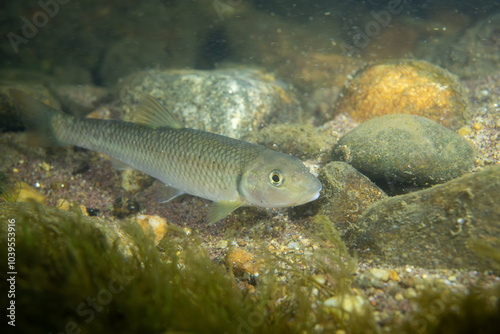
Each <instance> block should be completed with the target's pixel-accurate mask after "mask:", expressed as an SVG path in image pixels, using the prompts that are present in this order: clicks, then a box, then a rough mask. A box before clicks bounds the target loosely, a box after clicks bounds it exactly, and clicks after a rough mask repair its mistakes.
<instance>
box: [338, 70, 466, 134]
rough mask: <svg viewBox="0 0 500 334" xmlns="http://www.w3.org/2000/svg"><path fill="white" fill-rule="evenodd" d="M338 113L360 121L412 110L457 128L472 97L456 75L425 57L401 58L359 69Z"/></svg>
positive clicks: (339, 101)
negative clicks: (419, 58)
mask: <svg viewBox="0 0 500 334" xmlns="http://www.w3.org/2000/svg"><path fill="white" fill-rule="evenodd" d="M335 113H336V114H340V113H347V114H349V115H350V116H351V117H352V118H354V119H355V120H356V121H358V122H364V121H366V120H368V119H371V118H374V117H377V116H383V115H388V114H412V115H418V116H423V117H427V118H430V119H432V120H434V121H436V122H438V123H440V124H442V125H444V126H446V127H448V128H451V129H458V128H460V126H462V125H463V124H464V122H465V120H468V119H469V118H470V110H469V101H468V98H467V95H466V93H465V90H464V88H463V87H462V85H461V84H460V82H459V81H458V79H457V78H456V76H455V75H453V74H451V73H450V72H448V71H447V70H445V69H442V68H440V67H438V66H435V65H432V64H430V63H428V62H425V61H418V60H399V61H389V62H384V63H378V64H375V65H371V66H368V67H366V68H365V69H363V70H360V71H359V72H358V73H357V74H356V75H355V76H354V78H353V79H352V80H351V81H350V82H349V83H348V84H347V85H346V87H345V88H344V91H343V92H342V96H341V97H340V98H339V100H338V103H337V106H336V110H335Z"/></svg>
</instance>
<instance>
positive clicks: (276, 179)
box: [269, 170, 283, 187]
mask: <svg viewBox="0 0 500 334" xmlns="http://www.w3.org/2000/svg"><path fill="white" fill-rule="evenodd" d="M269 182H271V184H272V185H273V186H275V187H279V186H281V185H282V184H283V176H282V175H281V172H280V171H279V170H273V171H272V172H271V173H270V174H269Z"/></svg>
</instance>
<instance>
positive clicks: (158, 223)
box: [136, 215, 167, 245]
mask: <svg viewBox="0 0 500 334" xmlns="http://www.w3.org/2000/svg"><path fill="white" fill-rule="evenodd" d="M136 219H137V222H138V223H139V225H141V227H142V229H143V230H144V233H145V234H146V235H148V234H151V233H152V234H153V235H154V239H155V243H156V244H157V245H158V244H159V243H160V241H161V239H163V237H164V236H165V234H166V233H167V221H166V220H165V218H163V217H160V216H151V215H137V216H136Z"/></svg>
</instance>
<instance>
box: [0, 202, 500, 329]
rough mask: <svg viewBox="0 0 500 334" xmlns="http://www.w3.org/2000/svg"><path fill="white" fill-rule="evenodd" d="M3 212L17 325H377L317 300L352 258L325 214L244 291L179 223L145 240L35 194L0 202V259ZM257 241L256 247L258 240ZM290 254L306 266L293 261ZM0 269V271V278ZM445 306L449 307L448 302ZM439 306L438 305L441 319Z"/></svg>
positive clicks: (344, 285) (348, 271)
mask: <svg viewBox="0 0 500 334" xmlns="http://www.w3.org/2000/svg"><path fill="white" fill-rule="evenodd" d="M7 219H15V220H16V270H17V276H16V277H17V282H16V283H17V285H16V310H17V313H16V319H17V322H16V327H17V328H16V330H19V331H20V332H28V333H47V332H51V333H60V332H71V331H77V330H81V333H102V332H108V333H109V332H121V333H137V332H145V333H174V332H175V333H179V332H182V333H322V332H332V331H335V330H344V331H345V332H349V333H370V332H371V333H379V332H380V330H381V329H380V327H379V325H378V324H377V323H376V321H375V320H374V319H375V317H374V311H373V310H372V308H371V307H370V306H369V305H364V306H363V307H362V308H361V309H360V310H359V311H358V312H348V311H346V310H343V309H339V310H337V309H336V308H335V307H331V306H329V307H326V306H325V305H324V304H323V302H322V301H323V300H325V299H326V298H328V297H330V296H347V295H352V294H353V290H352V288H351V285H352V282H353V278H354V275H355V271H356V262H357V261H356V259H354V258H352V257H351V256H349V254H348V252H347V248H346V247H345V245H344V244H343V242H342V241H341V239H340V236H339V233H338V232H337V231H336V230H335V227H334V226H333V224H332V223H331V221H330V220H329V219H328V218H326V217H325V216H316V217H314V218H313V219H312V222H313V223H314V226H315V228H314V229H313V231H311V236H312V237H314V238H315V240H317V241H318V242H319V243H320V245H321V247H320V248H319V249H318V251H317V252H314V253H313V254H312V255H306V254H302V255H300V254H297V257H296V259H295V260H294V261H293V262H290V261H289V260H287V259H283V258H279V257H277V256H275V255H272V254H268V255H267V256H265V257H263V258H264V260H265V261H266V264H265V266H266V268H267V270H263V271H262V272H261V273H260V275H259V277H258V278H257V282H256V285H255V287H256V289H255V292H254V293H250V292H248V291H247V290H244V289H243V290H242V289H238V288H237V287H236V285H235V278H234V276H233V275H232V274H231V272H230V271H229V272H228V271H227V269H226V268H225V267H224V266H223V265H222V264H220V263H217V262H216V261H213V260H212V259H211V258H210V256H209V254H208V252H207V251H206V250H205V249H204V248H203V246H202V245H201V243H200V239H199V237H198V236H196V235H192V234H189V235H187V234H186V233H185V232H184V230H183V229H182V228H180V227H175V226H170V225H169V228H168V233H167V236H166V237H165V238H164V239H163V240H162V241H161V243H160V244H159V246H154V245H155V243H154V241H153V240H152V239H151V238H150V237H148V236H147V234H145V233H144V232H143V230H142V229H141V228H140V227H139V226H138V224H136V223H135V222H133V221H121V222H120V223H114V222H108V221H102V220H100V219H98V218H95V217H85V216H82V215H81V214H80V213H79V212H76V211H75V212H65V211H61V210H58V209H54V208H49V207H45V206H42V205H39V204H36V203H3V204H0V220H1V221H2V224H1V225H0V237H1V239H0V258H1V260H5V262H2V263H6V260H7V259H6V258H7V251H6V250H7V247H6V244H5V243H6V233H7V229H6V226H7V224H6V223H5V222H6V221H7ZM125 246H126V247H125ZM261 246H262V250H265V249H266V248H267V247H266V246H267V245H265V244H262V245H261ZM287 261H288V262H287ZM284 263H285V265H284V267H283V264H284ZM298 263H302V264H303V265H304V266H306V268H310V269H309V270H299V269H298V267H297V264H298ZM285 267H286V268H288V269H287V270H288V272H289V273H291V274H293V275H287V278H288V279H287V280H283V276H279V275H276V270H278V271H281V268H285ZM319 274H321V275H324V276H325V277H327V280H326V282H327V283H321V282H318V280H317V279H315V276H317V275H319ZM5 276H6V273H5V271H2V272H1V273H0V279H6V277H5ZM328 283H331V284H328ZM314 291H316V293H315V292H314ZM478 291H479V292H478V293H479V295H480V296H482V297H481V298H482V300H486V298H487V297H486V296H488V297H489V295H486V293H489V294H491V291H486V290H485V291H482V290H478ZM431 292H432V291H431ZM494 295H495V296H500V293H499V292H498V291H497V292H495V294H494ZM467 298H468V297H467V296H466V295H460V296H458V297H457V299H456V301H457V302H456V303H460V305H467ZM432 300H433V299H432V298H428V300H423V301H422V303H423V305H425V303H426V302H427V303H431V302H432ZM483 304H484V303H483ZM490 304H491V303H490ZM490 304H484V305H483V307H482V308H481V310H484V312H483V313H481V314H476V313H472V314H470V315H469V314H467V316H468V317H472V319H469V318H467V319H468V321H472V320H474V321H476V322H473V323H477V321H479V320H485V321H487V323H484V324H482V325H483V326H487V325H488V324H491V323H492V321H493V320H492V319H491V317H490V318H488V315H490V314H492V312H493V309H492V308H491V305H490ZM428 309H429V307H424V308H423V309H422V310H423V311H422V312H420V313H418V316H423V317H428V316H429V314H431V312H432V310H433V309H429V311H426V310H428ZM450 310H451V311H453V310H454V309H453V308H451V306H450ZM426 312H427V313H426ZM420 314H421V315H420ZM447 314H448V313H443V319H442V321H445V320H446V318H445V316H446V315H447ZM459 316H460V315H459ZM439 321H441V320H440V319H437V320H436V322H435V323H436V324H439ZM406 325H407V324H406V323H403V324H402V326H406ZM410 325H411V324H410ZM398 326H399V325H398ZM398 326H396V327H394V330H395V332H397V330H396V329H397V328H399V327H398ZM436 326H437V325H436ZM404 328H406V327H404ZM410 329H411V328H410ZM408 332H411V331H408ZM414 332H415V331H414Z"/></svg>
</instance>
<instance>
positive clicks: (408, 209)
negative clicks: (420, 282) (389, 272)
mask: <svg viewBox="0 0 500 334" xmlns="http://www.w3.org/2000/svg"><path fill="white" fill-rule="evenodd" d="M498 203H500V166H496V167H493V168H488V169H485V170H483V171H480V172H476V173H473V174H469V175H466V176H463V177H461V178H458V179H456V180H453V181H450V182H447V183H445V184H442V185H437V186H434V187H432V188H430V189H426V190H422V191H416V192H413V193H411V194H407V195H401V196H394V197H391V198H387V199H384V200H381V201H379V202H377V203H375V204H373V205H372V206H370V207H369V208H368V209H367V210H366V211H365V212H364V213H363V215H362V216H361V217H360V218H359V220H358V222H357V223H356V224H355V229H354V230H353V231H352V233H349V234H348V235H346V236H345V238H344V241H345V242H346V244H347V246H348V247H349V248H350V249H352V250H355V251H357V253H358V254H359V256H360V257H361V258H363V259H365V260H367V259H371V260H376V261H379V262H382V263H386V264H390V265H394V266H405V265H415V266H419V267H424V268H465V269H470V270H491V269H494V267H493V264H494V261H492V259H489V258H486V257H484V256H482V255H479V253H477V252H476V251H475V250H476V249H477V245H478V244H480V245H482V246H483V247H491V248H492V249H495V248H496V247H497V245H498V243H499V242H500V221H499V220H498V217H500V206H499V205H498ZM497 269H498V268H497Z"/></svg>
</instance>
